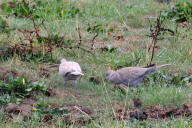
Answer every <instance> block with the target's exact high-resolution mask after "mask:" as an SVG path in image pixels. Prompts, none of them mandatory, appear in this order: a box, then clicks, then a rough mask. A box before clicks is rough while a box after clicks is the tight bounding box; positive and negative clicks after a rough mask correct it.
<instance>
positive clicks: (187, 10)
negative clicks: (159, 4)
mask: <svg viewBox="0 0 192 128" xmlns="http://www.w3.org/2000/svg"><path fill="white" fill-rule="evenodd" d="M163 16H164V17H166V18H168V19H171V20H174V21H176V22H178V23H181V22H185V21H188V22H192V2H190V1H185V2H178V3H177V4H176V5H175V6H171V7H170V8H169V9H168V10H164V11H163Z"/></svg>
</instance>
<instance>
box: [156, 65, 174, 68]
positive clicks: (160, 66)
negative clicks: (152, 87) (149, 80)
mask: <svg viewBox="0 0 192 128" xmlns="http://www.w3.org/2000/svg"><path fill="white" fill-rule="evenodd" d="M169 65H171V64H163V65H159V66H156V69H159V68H162V67H165V66H169Z"/></svg>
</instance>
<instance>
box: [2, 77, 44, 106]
mask: <svg viewBox="0 0 192 128" xmlns="http://www.w3.org/2000/svg"><path fill="white" fill-rule="evenodd" d="M46 90H47V87H46V86H45V84H44V82H39V81H36V82H32V81H30V80H29V79H27V78H25V77H24V76H20V77H18V78H17V79H14V78H13V76H12V75H10V76H9V77H8V80H6V81H0V92H1V95H0V102H1V103H2V104H7V103H9V102H12V101H18V99H21V98H24V97H29V96H30V94H31V93H32V92H33V91H41V92H45V91H46ZM11 98H13V99H12V100H11ZM6 99H9V100H6ZM20 101H21V100H20Z"/></svg>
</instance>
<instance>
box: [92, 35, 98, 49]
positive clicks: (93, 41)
mask: <svg viewBox="0 0 192 128" xmlns="http://www.w3.org/2000/svg"><path fill="white" fill-rule="evenodd" d="M97 36H98V33H97V34H96V35H95V36H94V37H93V39H92V40H91V42H92V44H91V50H93V49H94V44H95V39H96V37H97Z"/></svg>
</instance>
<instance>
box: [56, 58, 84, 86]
mask: <svg viewBox="0 0 192 128" xmlns="http://www.w3.org/2000/svg"><path fill="white" fill-rule="evenodd" d="M59 75H61V76H62V77H63V78H64V82H66V81H69V80H74V86H75V87H76V85H77V80H78V78H79V77H80V76H82V75H84V74H83V73H82V71H81V67H80V65H79V64H78V63H77V62H73V61H67V60H66V59H62V60H61V64H60V65H59Z"/></svg>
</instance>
